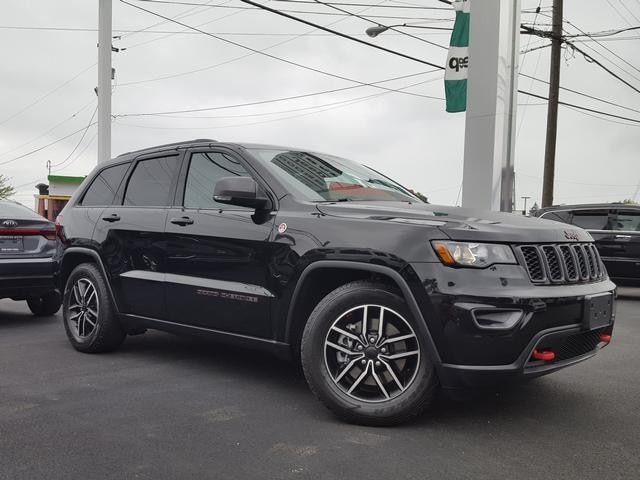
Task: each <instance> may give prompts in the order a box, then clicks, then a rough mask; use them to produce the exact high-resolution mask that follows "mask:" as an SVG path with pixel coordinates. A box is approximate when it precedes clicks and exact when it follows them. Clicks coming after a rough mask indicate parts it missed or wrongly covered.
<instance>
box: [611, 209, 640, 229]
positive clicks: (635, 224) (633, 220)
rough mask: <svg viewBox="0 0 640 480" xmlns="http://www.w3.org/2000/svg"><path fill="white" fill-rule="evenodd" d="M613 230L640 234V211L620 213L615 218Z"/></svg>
mask: <svg viewBox="0 0 640 480" xmlns="http://www.w3.org/2000/svg"><path fill="white" fill-rule="evenodd" d="M611 228H612V230H625V231H627V232H640V211H633V210H629V211H626V212H625V211H624V210H623V211H620V212H618V215H616V216H615V217H614V220H613V222H612V225H611Z"/></svg>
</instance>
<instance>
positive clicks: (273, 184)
mask: <svg viewBox="0 0 640 480" xmlns="http://www.w3.org/2000/svg"><path fill="white" fill-rule="evenodd" d="M60 224H61V226H62V231H61V235H62V238H63V242H64V256H63V258H62V263H61V271H60V282H61V283H60V285H61V287H62V288H63V290H64V304H63V314H64V326H65V328H66V332H67V335H68V337H69V340H70V341H71V343H72V345H73V346H74V347H75V348H76V349H77V350H80V351H82V352H89V353H93V352H102V351H107V350H112V349H115V348H117V347H118V346H119V345H120V344H121V343H122V341H123V340H124V338H125V336H126V335H127V334H128V333H140V332H142V331H144V329H146V328H154V329H159V330H165V331H169V332H175V333H187V334H194V335H200V336H209V337H212V338H216V339H219V340H224V341H228V342H233V343H235V344H238V345H244V346H248V347H252V348H259V349H263V350H267V351H270V352H273V353H275V354H278V355H281V356H283V357H292V358H294V359H296V360H297V361H300V362H301V363H302V367H303V370H304V374H305V376H306V379H307V381H308V383H309V386H310V388H311V389H312V390H313V392H314V393H315V394H316V395H317V396H318V397H319V398H320V400H322V401H323V402H324V403H325V404H326V405H327V406H328V407H329V408H330V409H332V410H333V411H334V412H336V413H337V414H338V415H339V416H341V417H343V418H345V419H348V420H351V421H355V422H360V423H367V424H392V423H397V422H400V421H403V420H406V419H407V418H410V417H412V416H414V415H417V414H418V413H419V412H420V411H422V410H423V409H424V408H425V407H426V406H427V405H428V403H429V401H430V399H431V398H432V397H433V394H434V391H435V389H436V388H437V387H438V386H442V387H444V388H460V387H470V386H474V387H477V386H483V385H487V384H492V383H496V382H505V381H510V380H517V379H522V378H531V377H535V376H539V375H543V374H546V373H550V372H553V371H555V370H558V369H560V368H563V367H566V366H569V365H572V364H575V363H577V362H579V361H582V360H585V359H587V358H590V357H592V356H593V355H595V354H596V352H597V351H598V350H599V349H600V348H602V347H603V346H605V345H607V344H608V342H609V341H610V340H611V333H612V329H613V321H614V306H613V303H614V295H615V290H614V289H615V285H614V284H613V283H612V282H611V281H609V278H608V276H607V273H606V270H605V269H604V267H603V265H602V263H601V261H600V257H599V256H598V252H597V250H596V249H595V248H594V246H593V239H592V238H591V236H590V235H589V234H588V233H587V232H585V231H584V230H581V229H579V228H571V227H567V226H566V225H561V224H558V223H557V222H549V221H545V220H539V219H530V218H524V217H521V216H518V215H511V214H502V213H492V212H482V211H474V210H465V209H460V208H453V207H442V206H435V205H429V204H426V203H424V202H423V201H422V200H420V199H419V198H417V197H415V196H414V195H413V194H412V193H411V192H410V191H408V190H407V189H405V188H404V187H402V186H401V185H399V184H398V183H396V182H394V181H393V180H391V179H389V178H388V177H386V176H384V175H382V174H380V173H378V172H376V171H374V170H372V169H371V168H368V167H365V166H362V165H359V164H357V163H354V162H351V161H348V160H344V159H342V158H338V157H335V156H332V155H327V154H322V153H318V152H312V151H307V150H300V149H291V148H286V147H275V146H266V145H249V144H231V143H218V142H215V141H213V140H197V141H192V142H184V143H178V144H171V145H164V146H159V147H154V148H150V149H146V150H140V151H137V152H132V153H127V154H124V155H121V156H119V157H117V158H116V159H114V160H111V161H109V162H105V163H103V164H100V165H99V166H98V167H96V168H95V170H94V171H93V173H91V174H90V175H89V176H88V177H87V179H86V180H85V182H84V183H83V184H82V186H81V187H80V189H79V190H78V191H77V193H76V194H75V195H74V197H73V199H72V200H71V201H70V203H69V204H68V205H67V206H66V208H65V209H64V211H63V212H62V218H61V219H60Z"/></svg>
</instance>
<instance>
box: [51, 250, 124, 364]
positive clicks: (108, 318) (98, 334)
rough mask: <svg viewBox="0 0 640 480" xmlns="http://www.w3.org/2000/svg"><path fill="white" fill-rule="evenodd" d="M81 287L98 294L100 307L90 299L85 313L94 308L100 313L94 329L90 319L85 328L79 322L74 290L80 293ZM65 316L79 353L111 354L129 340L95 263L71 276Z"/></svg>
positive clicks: (64, 305) (65, 299)
mask: <svg viewBox="0 0 640 480" xmlns="http://www.w3.org/2000/svg"><path fill="white" fill-rule="evenodd" d="M81 285H85V288H86V286H87V285H91V286H92V287H93V289H94V291H95V302H97V303H94V300H93V299H88V300H89V303H88V304H87V305H88V307H87V308H86V309H85V310H88V309H89V308H92V310H93V311H94V312H97V314H96V315H95V325H94V326H92V325H91V323H90V319H89V320H85V321H84V322H83V323H82V327H81V326H80V321H79V320H77V318H78V317H77V314H78V311H80V310H79V309H78V308H77V307H76V306H75V305H76V304H77V303H79V302H78V299H77V297H76V296H75V293H74V286H76V287H77V288H78V289H79V290H78V291H80V286H81ZM85 291H86V290H85ZM96 306H97V310H96V308H95V307H96ZM62 316H63V319H64V328H65V331H66V333H67V337H68V338H69V341H70V342H71V345H73V348H75V349H76V350H78V351H80V352H84V353H101V352H109V351H112V350H115V349H117V348H118V347H119V346H120V345H121V344H122V342H123V341H124V339H125V337H126V331H125V329H124V328H123V327H122V325H121V324H120V321H119V320H118V317H117V315H116V311H115V308H114V305H113V302H112V301H111V296H110V294H109V290H108V287H107V284H106V280H105V279H104V277H103V275H102V273H101V272H100V270H99V269H98V268H97V267H96V266H95V265H94V264H92V263H82V264H80V265H78V266H77V267H76V268H75V269H74V270H73V272H71V275H69V278H68V279H67V283H66V285H65V289H64V299H63V309H62ZM74 317H75V318H74ZM87 318H88V317H87ZM91 318H94V317H91ZM83 334H84V335H83Z"/></svg>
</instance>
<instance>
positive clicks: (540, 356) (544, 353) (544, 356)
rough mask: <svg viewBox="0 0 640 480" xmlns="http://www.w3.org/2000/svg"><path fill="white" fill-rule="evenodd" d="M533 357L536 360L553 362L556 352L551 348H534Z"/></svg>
mask: <svg viewBox="0 0 640 480" xmlns="http://www.w3.org/2000/svg"><path fill="white" fill-rule="evenodd" d="M531 358H533V359H534V360H543V361H545V362H551V361H552V360H554V359H555V358H556V354H555V353H553V352H552V351H551V350H534V351H533V354H532V355H531Z"/></svg>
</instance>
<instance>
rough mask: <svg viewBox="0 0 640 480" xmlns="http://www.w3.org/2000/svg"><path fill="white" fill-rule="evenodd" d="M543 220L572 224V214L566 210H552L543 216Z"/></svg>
mask: <svg viewBox="0 0 640 480" xmlns="http://www.w3.org/2000/svg"><path fill="white" fill-rule="evenodd" d="M542 218H544V219H545V220H555V221H556V222H564V223H571V212H567V211H566V210H558V211H555V210H551V211H549V212H547V213H543V214H542Z"/></svg>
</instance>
